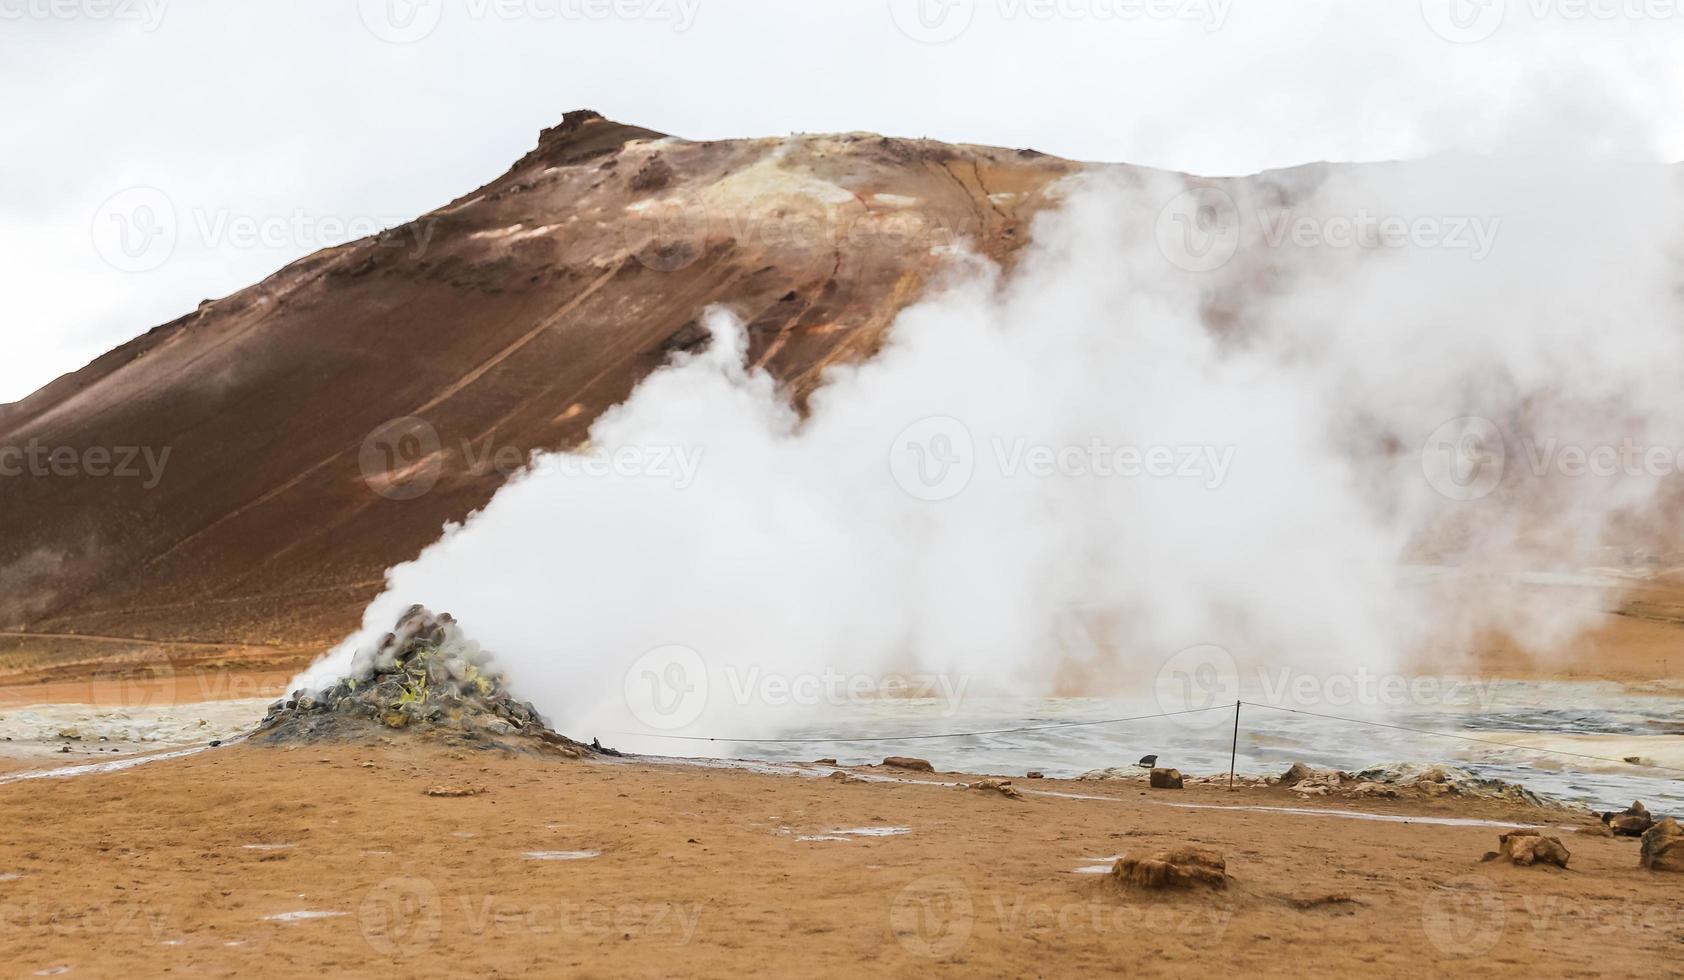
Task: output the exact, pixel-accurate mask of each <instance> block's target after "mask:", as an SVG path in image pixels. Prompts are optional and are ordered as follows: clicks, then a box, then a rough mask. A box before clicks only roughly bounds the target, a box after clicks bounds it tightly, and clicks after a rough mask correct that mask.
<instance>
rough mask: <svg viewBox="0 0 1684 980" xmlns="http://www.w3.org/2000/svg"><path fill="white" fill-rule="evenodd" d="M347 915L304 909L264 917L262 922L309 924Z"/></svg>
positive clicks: (344, 913) (346, 913) (347, 913)
mask: <svg viewBox="0 0 1684 980" xmlns="http://www.w3.org/2000/svg"><path fill="white" fill-rule="evenodd" d="M349 914H350V913H349V912H322V911H319V910H313V909H304V910H302V911H299V912H276V913H275V914H274V915H266V916H264V917H263V921H264V922H309V921H311V920H312V919H337V918H339V917H340V916H344V915H349Z"/></svg>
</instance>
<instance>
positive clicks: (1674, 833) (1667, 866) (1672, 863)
mask: <svg viewBox="0 0 1684 980" xmlns="http://www.w3.org/2000/svg"><path fill="white" fill-rule="evenodd" d="M1639 864H1641V865H1642V866H1643V867H1645V868H1648V869H1649V870H1650V871H1684V830H1679V828H1678V821H1677V820H1674V819H1673V818H1672V817H1667V818H1666V819H1665V820H1662V821H1661V822H1660V823H1657V824H1655V825H1654V826H1653V827H1650V828H1649V830H1648V831H1647V832H1645V833H1644V835H1643V850H1642V853H1641V857H1640V858H1639Z"/></svg>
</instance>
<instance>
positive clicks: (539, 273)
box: [0, 111, 1080, 675]
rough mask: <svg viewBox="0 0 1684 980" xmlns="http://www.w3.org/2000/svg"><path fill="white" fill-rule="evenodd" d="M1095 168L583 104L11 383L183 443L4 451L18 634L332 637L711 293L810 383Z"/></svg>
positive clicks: (16, 406)
mask: <svg viewBox="0 0 1684 980" xmlns="http://www.w3.org/2000/svg"><path fill="white" fill-rule="evenodd" d="M1078 169H1080V168H1079V167H1078V165H1076V164H1072V163H1070V162H1067V161H1064V160H1060V159H1056V158H1053V157H1049V156H1046V155H1044V154H1041V153H1038V152H1035V151H1032V150H1006V149H994V148H987V147H977V146H953V145H946V144H941V143H935V142H931V141H926V140H911V139H892V138H886V137H881V136H876V135H869V134H845V135H829V136H792V137H789V138H778V139H751V140H730V141H720V142H692V141H688V140H684V139H679V138H675V137H670V136H665V135H663V134H660V133H656V132H652V131H650V130H647V129H640V128H638V127H635V126H627V125H622V124H620V123H616V122H612V121H610V120H607V119H604V118H602V117H601V116H599V115H598V114H596V113H594V112H589V111H578V112H571V113H568V114H567V115H566V117H565V118H564V119H563V120H562V122H561V123H560V124H559V125H557V126H555V127H553V128H551V129H548V130H545V131H544V132H543V133H542V134H540V137H539V141H538V146H537V147H536V148H535V149H534V150H532V151H531V152H530V153H528V154H527V155H526V156H525V157H523V158H522V159H521V160H519V161H518V162H516V163H515V165H514V166H513V167H512V168H510V169H509V171H508V172H507V173H505V174H503V175H502V176H500V177H498V178H497V179H495V180H493V181H492V182H491V183H489V184H487V185H485V186H484V187H481V188H480V189H478V190H476V191H474V192H472V193H470V194H467V195H466V196H464V197H462V198H460V199H458V200H455V201H452V202H451V203H449V204H447V205H445V206H443V207H441V208H438V209H437V210H435V211H432V212H430V213H428V214H426V215H423V216H421V217H420V218H418V219H416V221H415V222H413V223H412V224H411V225H408V226H404V227H401V228H395V229H391V230H390V231H389V232H387V233H385V234H382V235H380V236H376V237H372V238H366V239H363V240H360V241H356V242H352V243H349V244H346V245H343V246H340V247H337V248H331V249H327V250H325V251H322V252H319V253H317V254H314V255H311V256H308V257H307V258H304V259H302V260H300V261H298V262H296V263H294V264H292V265H290V266H288V267H286V268H284V269H282V270H281V271H279V272H277V273H276V274H274V275H273V276H271V277H269V278H268V279H266V280H264V281H262V282H260V283H258V284H256V285H254V286H251V287H249V288H247V289H244V290H242V291H240V292H238V293H235V294H233V295H231V296H227V297H224V298H222V299H218V300H211V301H206V302H205V303H204V304H202V305H201V306H200V307H199V308H198V309H197V310H195V311H193V312H192V313H189V314H187V315H186V316H183V317H181V318H179V319H177V320H174V321H172V322H170V323H166V324H164V325H162V326H160V327H157V328H155V329H153V330H151V331H150V332H148V333H146V334H145V335H143V336H140V337H138V338H136V339H135V340H133V341H131V342H129V343H127V344H124V345H122V346H121V347H119V348H117V349H115V350H113V351H111V352H110V353H108V354H106V355H104V356H103V357H100V358H99V359H98V360H96V361H94V362H93V363H91V364H89V365H88V366H86V367H85V368H83V369H81V370H80V371H77V372H75V373H73V374H70V375H67V376H65V377H62V378H60V379H58V380H57V381H54V382H53V383H51V384H49V385H47V386H46V387H44V388H42V389H41V390H39V391H37V392H36V393H34V394H32V395H30V396H29V397H27V398H25V399H23V400H22V401H19V402H16V403H13V404H10V405H5V406H0V445H6V446H18V447H27V446H31V445H34V446H42V447H53V448H58V447H68V448H70V449H74V450H77V451H82V450H86V449H88V448H90V447H116V448H119V449H121V448H122V447H140V448H144V449H149V450H151V451H152V453H153V456H154V458H159V457H160V456H161V454H162V453H163V452H164V451H166V450H167V451H168V453H169V455H168V457H167V459H166V460H165V465H164V469H163V472H162V474H161V479H159V480H158V481H157V483H156V485H143V484H148V483H149V482H150V481H146V480H139V479H57V478H54V477H52V476H51V475H50V474H49V475H47V476H43V477H40V478H29V479H13V480H8V481H7V485H6V487H5V506H4V507H3V508H0V630H5V631H8V632H7V633H6V634H4V635H0V666H10V667H12V668H13V673H14V675H15V674H16V671H18V670H22V671H23V672H24V674H25V675H28V674H30V673H34V672H37V671H40V670H42V669H44V668H46V667H47V666H49V665H55V666H54V669H55V670H56V671H58V672H59V673H60V674H61V675H62V672H63V670H64V669H65V668H67V667H70V666H71V665H72V664H74V663H77V662H82V661H88V662H93V661H99V660H107V659H110V658H111V657H112V656H113V655H118V656H121V651H123V650H125V649H139V648H138V647H134V646H133V645H132V644H133V643H135V642H140V641H147V642H148V643H149V644H151V645H152V648H153V649H155V648H156V644H158V643H164V644H168V645H169V646H170V647H173V650H172V652H171V654H170V655H171V657H172V658H177V657H187V658H188V659H192V658H194V657H200V656H202V657H216V656H220V655H222V654H223V653H225V652H227V651H229V650H238V649H241V648H245V649H246V650H247V652H256V648H276V652H281V651H286V650H290V651H293V652H295V653H300V654H301V653H302V652H303V651H305V650H314V649H319V648H320V647H321V646H322V645H323V644H324V643H327V642H329V641H332V640H335V639H338V638H339V637H341V636H342V635H344V633H345V632H346V631H347V630H349V629H350V628H352V627H354V626H355V625H356V623H357V621H358V616H359V614H360V612H361V610H362V609H363V607H364V606H365V604H366V603H367V602H368V600H369V599H370V598H371V597H373V596H374V595H375V594H377V592H378V591H379V589H380V586H381V582H382V572H383V571H384V570H385V569H386V568H387V567H389V566H390V565H392V564H394V563H396V562H400V561H403V560H406V559H409V558H412V557H414V555H415V554H416V553H417V552H418V551H419V550H420V549H421V548H422V547H424V546H425V545H427V544H428V543H430V542H431V541H433V540H434V539H435V538H436V537H437V536H438V534H439V530H440V528H441V526H442V525H443V524H444V523H445V522H447V521H454V520H460V519H462V518H463V517H465V516H466V515H468V514H469V513H471V512H472V511H474V510H475V509H476V508H478V507H480V506H482V505H484V504H485V503H486V501H488V500H489V499H490V498H491V496H492V494H493V493H495V492H496V490H497V489H498V487H499V486H501V485H502V483H503V482H504V481H505V479H507V477H508V475H509V474H510V473H512V472H514V471H515V470H516V469H518V466H519V464H520V463H521V462H522V461H523V460H524V459H525V458H526V457H527V455H528V454H529V453H530V452H532V451H534V450H540V449H552V450H553V449H558V448H563V447H570V446H574V445H577V444H578V443H580V442H581V440H583V439H584V438H585V437H586V434H587V431H588V429H589V427H590V425H591V422H592V420H593V419H595V418H596V417H597V415H598V414H599V413H600V412H602V411H603V410H604V409H605V408H607V407H608V406H611V405H614V404H616V403H617V402H619V401H621V400H622V399H624V397H625V396H626V394H627V393H628V392H629V391H630V390H631V389H632V388H633V387H634V386H635V385H636V384H637V383H638V381H639V380H640V379H641V378H643V377H644V376H645V375H646V374H648V373H649V372H650V371H651V370H653V369H655V368H657V367H659V366H660V365H662V364H663V363H665V362H666V361H667V360H668V359H669V358H670V357H671V355H672V354H673V352H674V351H678V350H683V349H686V348H689V347H693V346H696V345H698V344H702V343H705V342H706V336H707V334H706V331H705V330H704V329H703V328H702V327H701V325H700V324H699V323H698V320H697V317H698V315H699V314H700V312H701V311H702V310H703V309H704V308H706V307H707V306H709V305H710V304H724V305H725V306H727V307H729V308H730V309H731V310H733V311H734V312H736V313H737V314H738V315H739V316H740V317H742V319H743V320H744V322H745V323H746V324H747V325H748V331H749V335H750V351H749V356H750V359H751V361H752V362H753V363H754V364H755V365H758V366H763V367H765V368H766V369H767V370H768V371H770V372H771V373H772V375H773V376H774V377H776V378H778V379H779V380H780V381H781V382H782V383H783V384H784V385H785V386H787V388H788V390H789V393H790V395H791V396H792V397H793V398H795V399H797V400H800V399H801V398H802V397H803V396H804V395H805V394H806V393H808V392H810V391H811V390H812V389H813V388H814V387H815V386H816V385H817V384H818V383H819V381H820V377H821V374H822V373H823V371H824V370H825V368H826V366H827V365H831V364H835V363H838V362H845V361H851V360H857V359H860V358H864V357H867V356H869V355H870V354H871V353H872V351H873V350H874V349H875V348H876V347H877V345H878V344H879V343H880V341H881V339H882V337H883V336H884V332H885V330H886V329H887V327H888V326H889V324H890V323H891V321H892V320H893V318H894V316H895V314H896V313H897V312H898V311H899V310H900V309H901V308H903V307H904V306H905V305H907V304H908V303H909V302H911V301H912V300H913V299H915V298H916V297H917V296H918V295H919V293H920V290H921V288H922V287H923V286H924V284H925V282H926V281H927V280H928V278H929V277H930V276H931V275H932V274H934V273H935V272H936V270H937V269H938V268H939V267H940V265H941V262H942V256H943V254H944V253H945V252H946V251H948V250H950V249H952V248H954V247H956V246H959V245H961V244H964V245H966V246H968V247H970V248H972V249H974V250H976V251H978V252H980V253H982V254H984V255H987V256H989V257H991V258H993V259H995V260H997V261H999V262H1001V263H1002V264H1006V265H1009V264H1010V262H1011V259H1012V257H1013V254H1014V252H1015V251H1016V250H1017V249H1018V248H1019V247H1020V246H1021V245H1022V244H1023V243H1024V242H1025V241H1026V239H1027V238H1028V229H1029V222H1030V220H1031V219H1032V218H1033V216H1034V215H1035V214H1036V212H1037V211H1039V210H1041V209H1043V208H1046V207H1047V206H1048V205H1049V204H1050V203H1052V202H1053V201H1054V200H1055V199H1056V195H1057V192H1056V190H1054V185H1055V184H1056V182H1057V181H1058V180H1059V179H1060V178H1062V177H1065V176H1067V175H1069V174H1071V173H1073V172H1076V171H1077V170H1078ZM25 651H27V656H25V655H24V653H25ZM43 654H45V656H43Z"/></svg>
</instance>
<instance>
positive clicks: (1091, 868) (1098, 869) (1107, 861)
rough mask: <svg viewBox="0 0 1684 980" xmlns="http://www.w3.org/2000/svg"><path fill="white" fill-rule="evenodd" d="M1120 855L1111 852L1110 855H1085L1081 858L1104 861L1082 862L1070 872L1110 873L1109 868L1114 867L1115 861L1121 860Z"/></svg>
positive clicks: (1087, 873)
mask: <svg viewBox="0 0 1684 980" xmlns="http://www.w3.org/2000/svg"><path fill="white" fill-rule="evenodd" d="M1122 857H1123V856H1122V855H1121V854H1113V855H1111V856H1110V857H1085V858H1083V859H1082V860H1084V861H1102V862H1104V863H1103V864H1084V865H1082V866H1081V867H1079V868H1075V869H1073V870H1072V871H1071V872H1070V873H1071V874H1078V875H1108V874H1110V873H1111V869H1112V868H1114V867H1116V865H1117V862H1118V861H1120V860H1122Z"/></svg>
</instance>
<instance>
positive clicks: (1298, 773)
mask: <svg viewBox="0 0 1684 980" xmlns="http://www.w3.org/2000/svg"><path fill="white" fill-rule="evenodd" d="M1313 772H1315V770H1314V769H1311V768H1310V767H1309V766H1306V765H1305V764H1304V763H1302V762H1294V763H1293V764H1292V766H1291V768H1289V769H1287V771H1286V772H1283V773H1281V785H1282V786H1297V785H1298V784H1299V783H1301V782H1303V781H1304V780H1306V779H1308V778H1310V775H1311V773H1313Z"/></svg>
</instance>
